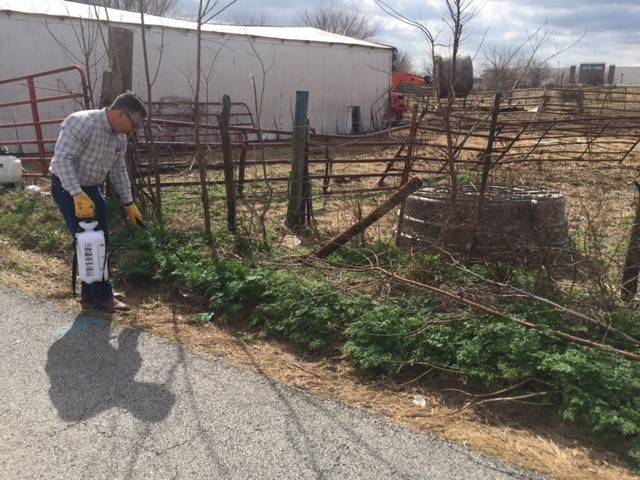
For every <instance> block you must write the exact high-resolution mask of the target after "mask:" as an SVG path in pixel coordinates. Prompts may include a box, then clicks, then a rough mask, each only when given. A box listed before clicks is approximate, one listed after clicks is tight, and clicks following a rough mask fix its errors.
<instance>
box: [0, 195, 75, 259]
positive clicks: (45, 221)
mask: <svg viewBox="0 0 640 480" xmlns="http://www.w3.org/2000/svg"><path fill="white" fill-rule="evenodd" d="M0 234H1V235H6V236H8V237H11V238H13V239H14V240H16V241H17V242H18V244H19V245H20V246H21V247H23V248H26V249H37V250H40V251H42V252H45V253H49V254H54V255H57V256H64V255H65V254H67V255H68V254H69V252H70V245H71V240H72V239H71V235H70V234H69V232H68V231H67V228H66V226H65V224H64V221H63V220H62V216H61V215H60V213H59V212H58V210H57V208H56V206H55V204H54V203H53V202H52V201H49V202H46V201H43V200H42V198H40V197H39V195H38V194H34V193H27V192H17V191H13V192H3V193H2V194H0Z"/></svg>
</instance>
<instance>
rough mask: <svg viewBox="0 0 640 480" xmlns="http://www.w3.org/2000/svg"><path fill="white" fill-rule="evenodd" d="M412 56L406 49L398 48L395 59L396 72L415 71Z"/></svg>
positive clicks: (394, 67)
mask: <svg viewBox="0 0 640 480" xmlns="http://www.w3.org/2000/svg"><path fill="white" fill-rule="evenodd" d="M413 70H414V68H413V62H412V61H411V56H410V55H409V53H407V52H406V51H404V50H399V49H398V50H397V51H396V54H395V56H394V59H393V71H394V72H413Z"/></svg>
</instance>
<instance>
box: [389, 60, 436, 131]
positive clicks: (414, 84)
mask: <svg viewBox="0 0 640 480" xmlns="http://www.w3.org/2000/svg"><path fill="white" fill-rule="evenodd" d="M430 83H431V77H429V76H428V75H427V76H424V77H421V76H419V75H414V74H413V73H408V72H395V73H394V74H393V77H392V78H391V113H390V115H389V117H390V120H391V121H396V122H397V121H399V120H402V117H403V116H404V114H405V113H406V112H407V110H409V102H408V101H407V97H406V96H405V94H406V93H416V91H419V90H420V89H422V88H424V87H427V86H428V85H429V84H430Z"/></svg>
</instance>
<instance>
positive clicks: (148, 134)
mask: <svg viewBox="0 0 640 480" xmlns="http://www.w3.org/2000/svg"><path fill="white" fill-rule="evenodd" d="M144 4H145V2H144V0H140V33H141V35H142V54H143V58H144V73H145V80H146V84H147V106H148V107H147V110H148V115H147V118H146V121H145V138H146V140H147V151H148V152H149V153H150V154H151V161H152V164H153V173H154V178H155V187H156V188H155V192H154V195H153V196H152V199H153V207H154V211H155V214H156V219H157V220H158V223H160V224H162V195H161V189H160V171H159V169H158V156H157V154H156V144H155V142H154V139H153V131H152V128H151V122H152V120H153V108H152V105H151V101H152V100H153V94H152V89H153V84H154V83H155V81H156V79H157V78H158V73H159V72H160V64H161V63H162V53H163V50H164V29H162V34H161V38H160V48H159V52H158V63H157V64H156V71H155V73H154V74H153V77H152V75H151V70H150V65H149V52H148V48H147V34H146V28H145V24H144V7H145V5H144Z"/></svg>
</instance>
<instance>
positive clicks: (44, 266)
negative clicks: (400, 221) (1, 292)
mask: <svg viewBox="0 0 640 480" xmlns="http://www.w3.org/2000/svg"><path fill="white" fill-rule="evenodd" d="M0 245H1V247H2V249H3V252H5V254H3V255H2V257H0V283H1V284H4V285H6V286H9V287H13V288H16V289H18V290H21V291H23V292H26V293H28V294H31V295H34V296H38V297H40V298H44V299H47V300H50V301H53V302H55V303H58V304H60V305H62V306H64V307H67V308H70V309H73V310H79V308H78V304H77V303H75V302H74V301H73V299H72V298H71V295H70V293H69V290H68V288H69V287H68V284H69V268H68V266H67V265H66V263H65V262H63V261H60V260H56V259H51V258H48V257H45V256H43V255H40V254H38V253H35V252H25V251H22V250H20V249H18V248H16V247H15V246H13V245H12V243H11V242H10V240H8V239H2V240H1V244H0ZM41 272H47V275H46V276H43V275H42V273H41ZM127 295H128V302H129V303H130V304H131V305H133V307H134V308H133V310H132V311H131V312H129V313H127V314H118V315H115V316H113V317H112V321H114V322H115V323H117V324H119V325H121V326H124V327H131V328H136V329H140V330H143V331H147V332H149V333H152V334H154V335H158V336H162V337H165V338H169V339H172V340H174V341H177V342H181V343H183V344H184V345H185V346H187V347H188V348H190V349H193V350H195V351H199V352H202V353H204V354H207V355H212V356H223V357H224V358H225V359H226V360H227V361H229V362H230V363H231V364H233V365H236V366H238V367H241V368H247V369H251V370H254V371H257V372H260V373H261V374H263V375H266V376H268V377H269V378H272V379H274V380H276V381H278V382H282V383H285V384H288V385H290V386H293V387H296V388H300V389H304V390H308V391H310V392H313V393H316V394H319V395H324V396H328V397H332V398H335V399H337V400H340V401H342V402H345V403H347V404H349V405H352V406H355V407H358V408H362V409H364V410H366V411H369V412H371V413H374V414H378V415H383V416H386V417H388V418H390V419H392V420H393V421H395V422H398V423H400V424H402V425H406V426H409V427H412V428H417V429H421V430H426V431H429V432H433V433H436V434H438V435H440V436H442V437H444V438H447V439H449V440H453V441H455V442H457V443H460V444H463V445H467V446H469V447H470V448H473V449H475V450H479V451H482V452H485V453H488V454H491V455H494V456H496V457H498V458H500V459H501V460H503V461H505V462H508V463H511V464H513V465H516V466H519V467H522V468H526V469H531V470H536V471H538V472H540V473H543V474H545V475H547V476H549V477H551V478H557V479H562V480H578V479H581V480H582V479H602V480H625V479H632V478H636V477H634V476H632V475H631V474H630V473H628V472H627V471H626V470H625V469H624V468H623V467H622V466H620V464H619V462H618V460H617V459H616V457H615V456H614V455H613V454H603V453H598V452H596V451H595V450H594V449H592V448H590V447H589V441H588V440H587V438H586V437H585V436H584V435H582V434H580V433H579V432H577V431H576V430H575V429H573V428H572V427H571V426H568V425H566V424H562V423H559V422H557V421H556V420H554V419H552V418H551V419H550V418H549V416H548V415H544V414H541V413H540V412H537V411H535V410H532V409H526V410H516V409H508V408H507V409H505V408H502V409H500V411H498V410H491V409H483V410H481V411H480V410H479V411H477V412H472V411H465V412H464V413H461V414H456V413H455V412H456V409H457V407H456V406H455V405H451V404H450V402H447V401H446V399H445V398H443V397H441V396H440V395H439V394H438V391H437V388H434V390H433V391H432V392H431V393H429V392H426V393H425V391H423V390H420V391H418V390H414V389H412V388H409V387H404V388H402V387H398V386H397V385H396V384H394V382H393V381H391V380H388V379H382V380H378V381H370V380H368V379H365V378H361V377H359V376H358V375H357V374H356V372H354V371H353V370H352V369H351V368H350V367H349V366H348V364H347V363H346V362H344V361H342V360H341V359H309V358H305V357H304V356H300V355H298V354H296V353H295V352H293V351H292V350H291V349H290V348H289V347H288V346H287V345H284V344H280V343H279V342H277V341H261V340H256V339H255V338H253V337H252V336H251V335H250V334H251V329H250V327H249V326H246V325H245V326H242V325H241V326H235V327H234V328H233V329H231V328H223V327H220V326H217V325H207V326H204V327H198V326H195V325H191V324H189V323H188V322H187V317H188V315H189V314H191V313H194V312H197V311H198V308H197V306H196V305H194V302H193V301H192V299H189V298H184V297H180V296H171V295H170V294H168V293H166V290H162V289H160V288H141V289H136V288H133V286H130V288H129V289H128V290H127ZM417 393H420V394H422V395H425V396H426V407H419V406H417V405H415V404H414V403H413V396H414V394H417Z"/></svg>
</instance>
